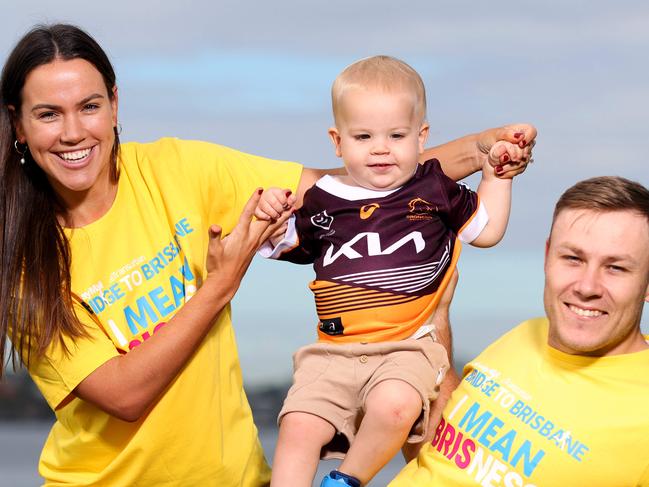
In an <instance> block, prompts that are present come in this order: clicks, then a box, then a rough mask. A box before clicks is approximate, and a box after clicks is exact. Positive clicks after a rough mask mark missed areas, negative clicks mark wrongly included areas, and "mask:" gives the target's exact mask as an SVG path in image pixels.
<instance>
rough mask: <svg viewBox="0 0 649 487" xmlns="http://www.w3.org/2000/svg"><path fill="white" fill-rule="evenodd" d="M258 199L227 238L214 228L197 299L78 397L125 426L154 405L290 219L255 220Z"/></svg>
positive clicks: (101, 371) (101, 370)
mask: <svg viewBox="0 0 649 487" xmlns="http://www.w3.org/2000/svg"><path fill="white" fill-rule="evenodd" d="M260 194H261V193H260V192H255V194H254V195H253V196H252V197H251V198H250V200H249V201H248V203H247V204H246V206H245V208H244V210H243V212H242V214H241V217H240V219H239V223H238V224H237V226H236V227H235V228H234V229H233V230H232V232H231V233H230V234H229V235H227V236H225V237H223V238H222V237H221V229H220V228H219V227H218V226H216V225H213V226H212V227H211V228H210V232H209V247H208V256H207V262H206V269H207V271H208V273H207V277H206V278H205V280H204V282H203V285H202V286H201V287H200V288H199V289H198V291H197V292H196V294H195V295H194V296H193V297H192V298H191V299H190V300H189V301H187V302H186V303H185V304H184V305H183V306H182V308H180V310H179V311H178V312H177V313H176V314H175V315H174V316H173V318H171V319H170V320H169V321H168V322H167V325H166V326H164V327H162V328H160V329H159V330H158V331H157V332H156V333H155V334H154V335H152V336H151V338H150V339H149V340H147V341H145V342H143V343H142V344H141V345H140V346H138V347H136V348H134V349H133V350H131V351H130V352H129V353H127V354H125V355H120V356H117V357H113V358H112V359H110V360H108V361H107V362H105V363H104V364H103V365H101V366H100V367H98V368H97V369H96V370H95V371H93V372H92V373H91V374H90V375H89V376H88V377H86V378H85V379H84V380H83V381H81V383H79V385H78V386H77V387H76V388H75V389H74V393H75V394H76V395H77V396H78V397H80V398H81V399H83V400H85V401H88V402H91V403H93V404H95V405H96V406H98V407H99V408H101V409H103V410H104V411H106V412H107V413H109V414H111V415H113V416H115V417H117V418H119V419H122V420H124V421H137V420H138V419H139V418H140V417H141V416H142V415H143V414H144V413H145V412H146V411H147V410H148V408H149V407H150V406H151V405H152V404H154V403H155V401H156V400H157V398H158V397H159V396H160V394H161V393H162V392H163V391H164V390H165V388H166V387H167V386H168V385H169V384H170V383H171V381H172V380H173V379H174V378H175V377H176V376H177V375H178V373H179V372H180V371H181V369H182V368H183V366H184V365H185V364H186V363H187V361H188V360H189V359H190V357H191V356H192V354H193V353H194V351H195V350H196V349H197V348H198V346H199V345H200V343H201V342H202V341H203V338H204V337H205V335H207V333H208V332H209V330H210V329H211V327H212V325H213V324H214V322H215V320H216V318H217V316H218V314H219V313H220V312H221V311H222V310H223V308H224V307H225V306H226V305H227V304H228V303H229V302H230V300H231V299H232V298H233V297H234V294H235V293H236V291H237V289H238V288H239V285H240V283H241V279H242V278H243V275H244V274H245V272H246V270H247V269H248V266H249V265H250V261H251V260H252V257H253V256H254V255H255V252H256V250H257V248H258V247H259V245H260V243H261V242H263V241H264V240H266V238H268V236H269V235H270V234H271V233H272V232H273V231H274V230H275V229H276V228H277V227H278V226H279V225H281V224H283V223H284V221H286V218H288V216H289V215H290V212H284V213H285V214H284V215H282V217H281V218H279V219H278V220H277V222H276V223H274V224H270V222H268V221H260V220H253V219H252V215H253V212H254V209H255V207H256V206H257V202H258V201H259V198H260Z"/></svg>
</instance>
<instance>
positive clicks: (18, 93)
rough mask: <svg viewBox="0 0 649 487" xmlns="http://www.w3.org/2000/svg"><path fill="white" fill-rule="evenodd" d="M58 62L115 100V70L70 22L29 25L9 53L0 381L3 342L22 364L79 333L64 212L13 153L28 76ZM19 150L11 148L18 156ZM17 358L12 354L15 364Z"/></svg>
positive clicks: (0, 131) (0, 129) (2, 157)
mask: <svg viewBox="0 0 649 487" xmlns="http://www.w3.org/2000/svg"><path fill="white" fill-rule="evenodd" d="M57 59H60V60H64V61H67V60H71V59H84V60H86V61H88V62H89V63H91V64H92V65H93V66H94V67H95V68H97V71H99V73H100V74H101V75H102V77H103V80H104V83H105V85H106V90H107V91H108V96H109V97H110V98H111V99H112V98H113V97H114V93H113V88H114V87H115V72H114V71H113V67H112V65H111V64H110V61H109V60H108V56H106V53H105V52H104V51H103V50H102V48H101V47H100V46H99V44H97V42H96V41H95V40H94V39H93V38H92V37H90V36H89V35H88V34H86V33H85V32H84V31H82V30H81V29H79V28H78V27H75V26H73V25H67V24H56V25H40V26H36V27H35V28H34V29H32V30H31V31H30V32H28V33H27V34H26V35H25V36H24V37H23V38H22V39H21V40H20V41H19V42H18V44H17V45H16V47H15V48H14V49H13V51H12V52H11V54H10V55H9V58H8V59H7V62H6V63H5V65H4V68H3V69H2V78H1V80H0V90H1V91H0V228H1V229H2V230H1V233H0V377H1V376H2V373H3V370H4V367H5V364H6V359H7V357H5V355H6V350H7V347H6V342H7V337H8V336H11V338H12V340H13V343H14V349H15V350H16V351H17V352H18V353H19V355H20V356H21V357H22V359H23V361H25V362H26V363H29V358H30V356H31V353H32V351H36V352H37V354H42V353H43V352H44V351H45V350H46V349H47V347H48V346H49V345H50V344H51V343H52V342H53V341H58V342H59V343H60V345H61V346H62V347H63V350H65V351H66V352H67V347H66V346H65V343H64V342H63V336H65V335H67V336H70V337H73V338H74V337H80V336H84V335H85V331H84V328H83V326H82V324H81V323H80V322H79V320H78V319H77V317H76V315H75V312H74V308H73V301H72V291H71V285H70V261H71V255H70V245H69V243H68V240H67V238H66V236H65V233H64V231H63V227H62V225H61V224H60V222H59V220H58V218H57V215H62V214H64V213H65V208H64V207H63V206H62V204H61V202H60V200H59V199H58V197H57V195H56V193H55V192H54V190H53V189H52V187H51V186H50V184H49V182H48V180H47V178H46V176H45V173H44V172H43V171H42V170H41V169H40V168H39V167H38V166H37V165H36V163H35V162H34V161H33V160H32V159H31V156H30V155H29V150H28V148H26V150H25V153H24V157H25V161H26V162H25V164H21V163H20V159H21V155H20V154H19V153H18V151H17V150H16V147H15V146H14V143H15V141H16V131H15V123H16V120H17V118H18V117H19V116H20V110H21V106H22V90H23V87H24V85H25V80H26V78H27V76H28V75H29V73H30V72H31V71H32V70H34V69H35V68H37V67H39V66H42V65H44V64H49V63H51V62H53V61H55V60H57ZM23 148H25V146H21V145H20V144H19V145H18V149H19V150H21V151H22V149H23ZM118 154H119V138H118V135H117V131H115V142H114V145H113V150H112V154H111V158H112V160H111V171H110V177H111V180H113V181H114V182H117V178H118V175H117V157H118ZM15 358H16V356H15V355H14V354H12V361H13V364H14V366H15Z"/></svg>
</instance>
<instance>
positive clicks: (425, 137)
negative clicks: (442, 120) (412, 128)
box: [418, 122, 430, 154]
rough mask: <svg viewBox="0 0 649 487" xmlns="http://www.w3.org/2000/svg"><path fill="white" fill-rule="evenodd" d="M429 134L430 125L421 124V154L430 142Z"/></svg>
mask: <svg viewBox="0 0 649 487" xmlns="http://www.w3.org/2000/svg"><path fill="white" fill-rule="evenodd" d="M428 132H430V125H428V123H427V122H424V123H422V124H421V127H420V128H419V135H418V137H419V153H420V154H421V153H422V152H424V149H425V146H426V140H428Z"/></svg>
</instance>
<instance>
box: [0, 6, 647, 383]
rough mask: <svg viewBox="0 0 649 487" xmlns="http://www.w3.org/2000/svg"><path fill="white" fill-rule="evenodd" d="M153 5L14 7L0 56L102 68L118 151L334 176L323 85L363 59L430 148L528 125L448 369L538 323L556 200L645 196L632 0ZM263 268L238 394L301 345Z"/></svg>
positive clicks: (636, 15)
mask: <svg viewBox="0 0 649 487" xmlns="http://www.w3.org/2000/svg"><path fill="white" fill-rule="evenodd" d="M161 3H162V2H157V1H155V2H154V1H151V0H145V1H139V2H133V1H130V2H125V1H123V0H114V1H112V2H103V3H89V2H86V1H84V2H82V1H64V0H62V1H58V2H49V1H44V0H42V1H34V0H23V1H22V2H20V6H18V4H17V3H15V4H14V6H13V7H12V8H11V9H7V8H5V9H4V11H3V19H4V22H3V26H4V27H3V29H2V30H1V31H0V56H1V57H2V58H3V59H4V58H5V57H6V55H7V53H8V51H9V50H10V49H11V47H12V45H13V44H14V42H15V41H17V39H18V38H19V37H20V36H21V35H22V34H23V33H24V32H25V31H26V30H27V29H28V28H29V27H30V26H31V25H33V24H34V23H37V22H51V21H66V22H72V23H76V24H78V25H80V26H82V27H83V28H85V29H86V30H88V31H89V32H90V33H91V34H93V35H94V36H95V37H96V38H97V39H98V40H99V41H100V43H101V44H102V45H103V47H104V48H105V49H106V50H107V51H108V53H109V55H110V57H111V59H112V60H113V63H114V65H115V67H116V71H117V76H118V84H119V93H120V121H121V124H122V126H123V133H122V138H123V139H124V140H140V141H146V140H154V139H157V138H159V137H161V136H169V135H172V136H177V137H184V138H193V139H202V140H209V141H213V142H218V143H221V144H224V145H229V146H232V147H235V148H238V149H241V150H244V151H247V152H252V153H256V154H261V155H265V156H268V157H275V158H281V159H290V160H298V161H301V162H304V163H307V164H309V165H314V166H321V167H332V166H335V165H338V164H339V161H337V160H336V159H335V157H334V153H333V150H332V148H331V147H330V144H329V141H328V138H327V136H326V129H327V128H328V127H329V125H330V124H331V121H332V118H331V114H330V105H329V87H330V85H331V82H332V81H333V79H334V78H335V76H336V75H337V73H338V72H339V71H340V70H342V69H343V68H344V67H345V66H346V65H347V64H349V63H351V62H353V61H354V60H356V59H358V58H360V57H365V56H368V55H373V54H390V55H394V56H397V57H400V58H402V59H404V60H405V61H407V62H408V63H410V64H411V65H413V66H414V67H415V68H416V69H417V70H418V71H419V72H420V73H421V74H422V77H423V78H424V81H425V83H426V86H427V89H428V100H429V104H428V115H429V122H430V124H431V137H430V143H431V144H432V145H434V144H437V143H441V142H443V141H447V140H450V139H452V138H455V137H459V136H460V135H462V134H465V133H469V132H474V131H478V130H480V129H482V128H485V127H488V126H495V125H500V124H504V123H507V122H517V121H530V122H533V123H534V124H535V125H536V126H537V127H538V129H539V139H538V146H537V149H536V150H535V160H536V163H535V164H534V166H533V167H531V168H530V169H529V170H528V171H527V172H526V173H525V174H524V175H523V176H522V177H521V178H519V180H518V181H516V182H515V185H514V186H515V187H514V202H513V211H512V217H511V221H510V226H509V229H508V233H507V235H506V237H505V239H504V241H503V242H502V243H501V244H499V245H498V246H497V247H496V248H495V249H491V250H474V249H467V250H466V251H465V254H464V255H463V258H462V259H461V262H460V270H461V282H460V287H459V290H458V293H457V295H456V300H455V305H454V309H453V323H454V326H455V335H456V350H457V353H458V355H459V356H467V355H472V354H474V353H477V352H478V351H479V350H480V349H481V348H482V347H484V346H485V345H486V344H487V343H488V342H489V341H490V340H491V339H493V338H494V337H496V336H498V335H499V334H500V333H501V332H502V331H504V330H506V329H508V328H510V327H511V326H513V325H515V324H516V323H517V322H518V321H521V320H523V319H525V318H527V317H529V316H531V315H536V314H541V313H542V305H541V290H542V286H543V273H542V254H543V245H544V240H545V237H546V234H547V231H548V227H549V222H550V216H551V212H552V206H553V204H554V201H555V200H556V199H557V197H558V196H559V195H560V194H561V192H562V191H563V190H564V189H566V188H567V187H568V186H570V185H572V184H573V183H574V182H576V181H577V180H579V179H584V178H586V177H590V176H596V175H604V174H616V175H621V176H625V177H628V178H631V179H635V180H638V181H640V182H641V183H643V184H645V185H649V171H648V170H647V162H646V159H647V155H648V154H649V133H648V130H649V129H648V128H647V127H648V124H647V110H648V109H649V65H648V64H647V62H646V53H647V51H648V50H649V29H647V25H649V4H647V3H646V2H642V1H618V2H608V1H604V0H595V1H579V0H574V1H571V2H559V1H556V0H549V1H544V2H527V1H517V2H513V1H503V2H497V3H494V2H489V3H486V2H475V1H466V0H460V1H454V2H431V1H413V2H400V3H398V2H386V1H383V0H375V1H366V0H360V1H354V2H350V1H348V0H347V1H342V0H330V1H327V2H318V1H315V2H303V1H298V0H291V1H289V0H278V1H274V2H245V1H244V2H241V1H234V0H231V1H210V2H208V1H198V0H190V1H185V2H174V3H169V4H162V5H161ZM471 181H472V182H473V183H474V184H475V179H473V180H471ZM278 265H282V264H279V263H267V262H261V263H255V264H254V265H253V268H252V270H251V272H250V273H249V275H248V276H247V278H246V281H245V282H244V285H243V288H242V291H241V293H240V295H239V296H238V298H237V299H236V301H235V325H236V328H237V333H238V336H239V342H240V351H241V355H242V361H243V366H244V374H245V375H246V377H247V378H248V380H249V381H251V382H262V381H279V380H282V379H285V378H287V376H288V373H289V371H290V358H289V355H290V352H291V350H292V349H293V348H294V347H296V346H298V345H300V344H302V343H307V342H308V341H309V340H312V339H313V338H314V336H315V331H314V323H315V317H314V316H315V315H314V311H313V304H312V302H311V297H310V296H309V294H308V292H307V289H306V280H308V279H310V278H311V274H310V271H309V270H308V269H304V268H297V267H286V265H285V264H284V266H285V267H284V268H283V269H282V272H277V269H278V267H277V266H278ZM278 276H280V277H278ZM648 319H649V318H647V317H646V318H645V320H644V321H645V323H646V322H647V320H648Z"/></svg>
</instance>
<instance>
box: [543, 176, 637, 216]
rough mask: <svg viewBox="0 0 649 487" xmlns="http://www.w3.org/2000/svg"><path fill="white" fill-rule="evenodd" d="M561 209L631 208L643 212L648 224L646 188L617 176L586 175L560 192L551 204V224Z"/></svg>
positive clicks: (627, 209)
mask: <svg viewBox="0 0 649 487" xmlns="http://www.w3.org/2000/svg"><path fill="white" fill-rule="evenodd" d="M563 210H593V211H601V212H607V211H633V212H636V213H638V214H639V215H642V216H644V217H645V218H646V219H647V223H648V224H649V190H647V188H645V187H644V186H643V185H641V184H640V183H636V182H635V181H631V180H629V179H625V178H621V177H618V176H601V177H597V178H591V179H586V180H584V181H580V182H578V183H577V184H575V185H574V186H572V187H571V188H568V189H567V190H566V192H565V193H563V194H562V195H561V197H560V198H559V201H557V205H556V206H555V207H554V215H553V216H552V225H553V226H554V222H555V221H556V219H557V216H558V215H559V213H561V212H562V211H563Z"/></svg>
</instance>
